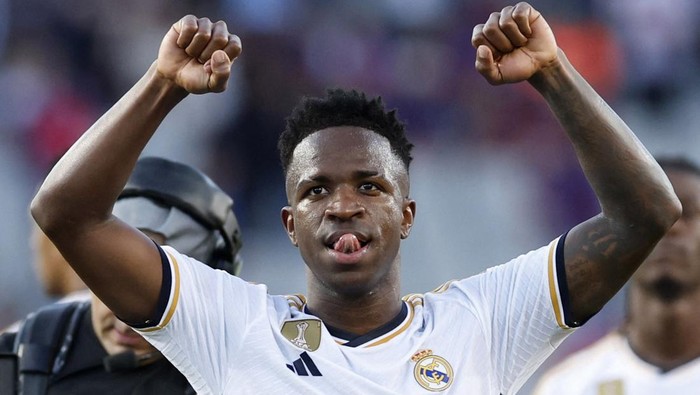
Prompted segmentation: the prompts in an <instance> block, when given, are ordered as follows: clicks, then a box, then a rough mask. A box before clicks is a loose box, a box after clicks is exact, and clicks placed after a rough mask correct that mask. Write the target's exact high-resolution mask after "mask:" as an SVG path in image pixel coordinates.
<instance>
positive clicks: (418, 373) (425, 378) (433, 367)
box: [411, 350, 454, 392]
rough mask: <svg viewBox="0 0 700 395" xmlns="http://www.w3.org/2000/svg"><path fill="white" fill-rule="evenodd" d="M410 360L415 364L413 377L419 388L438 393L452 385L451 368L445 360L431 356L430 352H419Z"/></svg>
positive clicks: (431, 352)
mask: <svg viewBox="0 0 700 395" xmlns="http://www.w3.org/2000/svg"><path fill="white" fill-rule="evenodd" d="M411 360H412V361H413V362H415V363H416V367H415V368H414V369H413V376H414V377H415V378H416V381H417V382H418V384H420V386H421V387H423V388H425V389H427V390H428V391H435V392H438V391H444V390H446V389H447V388H448V387H449V386H450V385H452V380H453V379H454V375H453V372H452V366H450V363H449V362H447V360H445V358H443V357H440V356H437V355H433V351H432V350H420V351H418V352H417V353H415V354H413V356H412V357H411Z"/></svg>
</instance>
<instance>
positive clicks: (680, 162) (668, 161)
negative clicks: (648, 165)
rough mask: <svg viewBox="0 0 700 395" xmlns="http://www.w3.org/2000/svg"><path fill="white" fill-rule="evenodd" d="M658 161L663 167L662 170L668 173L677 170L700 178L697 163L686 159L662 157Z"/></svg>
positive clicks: (681, 157)
mask: <svg viewBox="0 0 700 395" xmlns="http://www.w3.org/2000/svg"><path fill="white" fill-rule="evenodd" d="M656 161H657V162H658V163H659V166H661V168H662V169H663V170H664V171H665V172H667V173H668V172H669V171H671V170H676V171H683V172H686V173H691V174H694V175H696V176H698V177H700V166H698V165H697V163H695V162H693V161H691V160H690V159H688V158H686V157H683V156H661V157H657V158H656Z"/></svg>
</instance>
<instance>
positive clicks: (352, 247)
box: [333, 233, 361, 254]
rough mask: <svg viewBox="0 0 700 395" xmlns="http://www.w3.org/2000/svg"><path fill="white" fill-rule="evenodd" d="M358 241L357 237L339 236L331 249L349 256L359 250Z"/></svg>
mask: <svg viewBox="0 0 700 395" xmlns="http://www.w3.org/2000/svg"><path fill="white" fill-rule="evenodd" d="M360 247H361V246H360V240H357V236H355V235H353V234H351V233H346V234H344V235H342V236H340V239H338V241H336V242H335V244H333V249H334V250H336V251H338V252H342V253H344V254H351V253H353V252H355V251H357V250H359V249H360Z"/></svg>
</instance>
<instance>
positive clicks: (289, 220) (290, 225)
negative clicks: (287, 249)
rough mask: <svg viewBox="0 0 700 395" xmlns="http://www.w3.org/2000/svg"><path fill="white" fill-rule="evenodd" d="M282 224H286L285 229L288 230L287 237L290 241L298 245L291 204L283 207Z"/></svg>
mask: <svg viewBox="0 0 700 395" xmlns="http://www.w3.org/2000/svg"><path fill="white" fill-rule="evenodd" d="M281 214H282V226H284V229H285V230H286V231H287V237H289V241H291V242H292V244H293V245H294V246H295V247H296V246H298V244H297V236H296V233H295V232H294V213H293V212H292V208H291V207H290V206H284V207H282V213H281Z"/></svg>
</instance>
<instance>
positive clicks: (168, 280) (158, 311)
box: [124, 245, 179, 331]
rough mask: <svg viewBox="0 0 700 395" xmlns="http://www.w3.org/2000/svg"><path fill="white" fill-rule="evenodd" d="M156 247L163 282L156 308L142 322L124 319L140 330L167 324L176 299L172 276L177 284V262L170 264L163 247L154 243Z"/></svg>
mask: <svg viewBox="0 0 700 395" xmlns="http://www.w3.org/2000/svg"><path fill="white" fill-rule="evenodd" d="M156 248H158V252H159V253H160V262H161V266H162V269H163V282H162V284H161V287H160V295H159V296H158V304H157V305H156V308H155V310H154V311H153V314H152V315H151V317H150V318H148V319H147V320H145V321H142V322H127V321H124V323H126V324H127V325H129V326H131V327H132V328H134V329H138V330H141V331H143V330H155V329H160V328H162V327H163V326H165V324H167V321H169V320H170V317H171V316H172V312H173V311H174V309H175V304H176V300H175V299H177V294H176V292H177V290H176V289H173V277H175V279H176V281H175V284H176V285H179V273H178V268H177V263H173V265H172V266H171V265H170V261H169V260H168V256H167V255H166V253H165V251H164V250H163V248H161V247H160V246H159V245H156ZM171 294H172V295H174V297H172V298H171ZM171 299H172V300H171ZM173 300H175V301H173ZM166 312H168V314H166ZM165 319H167V321H165Z"/></svg>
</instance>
